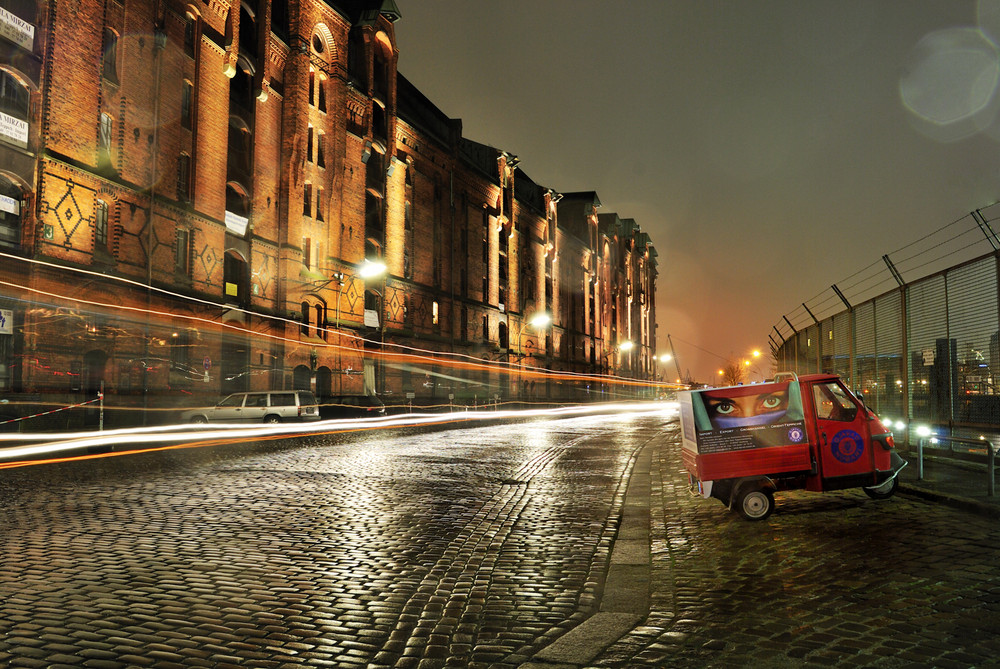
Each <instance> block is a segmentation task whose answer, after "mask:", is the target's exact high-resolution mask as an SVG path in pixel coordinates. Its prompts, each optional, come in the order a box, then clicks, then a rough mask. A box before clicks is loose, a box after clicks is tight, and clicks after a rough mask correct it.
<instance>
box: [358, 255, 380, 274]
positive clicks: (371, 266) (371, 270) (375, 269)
mask: <svg viewBox="0 0 1000 669" xmlns="http://www.w3.org/2000/svg"><path fill="white" fill-rule="evenodd" d="M385 270H386V266H385V263H384V262H376V261H374V260H368V259H367V258H365V261H364V262H363V263H361V267H359V268H358V275H359V276H360V277H361V278H362V279H374V278H375V277H377V276H382V275H383V274H385Z"/></svg>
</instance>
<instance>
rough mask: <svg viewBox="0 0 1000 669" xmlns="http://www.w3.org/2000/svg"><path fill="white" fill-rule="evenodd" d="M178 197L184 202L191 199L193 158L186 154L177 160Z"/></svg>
mask: <svg viewBox="0 0 1000 669" xmlns="http://www.w3.org/2000/svg"><path fill="white" fill-rule="evenodd" d="M177 195H178V197H180V199H182V200H189V199H191V156H189V155H188V154H186V153H182V154H181V155H180V156H179V157H178V158H177Z"/></svg>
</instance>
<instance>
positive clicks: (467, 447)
mask: <svg viewBox="0 0 1000 669" xmlns="http://www.w3.org/2000/svg"><path fill="white" fill-rule="evenodd" d="M678 448H679V442H678V434H677V424H676V422H675V421H673V420H672V419H670V418H669V417H667V416H666V415H665V414H664V415H660V416H655V417H649V416H647V417H635V416H633V417H588V418H573V419H566V420H536V421H533V422H524V423H516V424H510V425H499V426H490V427H469V428H462V429H457V430H451V431H437V432H428V431H424V432H420V431H409V432H378V433H364V434H355V435H350V436H344V435H340V436H316V437H309V438H303V439H299V440H288V441H284V442H280V443H260V444H251V445H239V446H231V447H224V448H217V449H199V450H190V451H171V452H161V453H148V454H142V455H134V456H128V457H118V458H110V459H105V460H94V461H88V462H79V463H67V464H59V465H43V466H35V467H28V468H23V469H15V470H5V471H2V472H0V509H2V515H0V547H2V552H0V664H2V665H4V666H14V667H62V666H66V667H70V666H74V667H107V668H112V667H131V666H156V667H191V666H206V667H235V666H240V667H286V666H287V667H293V666H317V667H319V666H338V667H362V666H365V667H367V666H372V667H421V668H425V669H434V668H435V667H445V666H469V667H500V668H507V667H518V666H525V667H528V666H551V665H545V663H544V657H545V652H546V649H547V648H551V647H552V644H553V643H554V642H557V641H558V640H559V639H561V638H562V639H566V638H568V637H566V636H565V635H567V634H568V633H571V632H572V631H574V630H577V631H579V630H580V629H583V628H584V626H585V625H586V624H587V623H588V622H589V621H592V620H593V619H594V618H595V617H596V616H595V615H594V614H595V613H597V612H598V610H599V609H600V607H601V606H602V602H604V603H605V604H606V603H607V602H608V601H609V600H615V599H616V598H617V599H619V600H620V599H621V592H616V591H615V590H614V579H610V580H609V579H608V578H607V575H608V573H609V566H610V567H611V570H612V572H613V571H614V564H613V563H614V560H613V559H612V555H613V553H614V551H616V550H617V549H616V548H615V546H616V545H617V546H618V549H620V548H621V545H622V544H623V543H624V542H625V541H626V539H627V537H628V536H634V535H630V534H629V531H630V528H631V529H634V525H635V523H640V524H641V523H645V525H646V528H647V531H646V534H645V536H647V537H648V543H649V551H648V553H646V555H647V556H648V558H647V563H646V564H645V566H644V569H645V573H646V574H648V582H649V596H648V603H649V610H648V615H646V616H645V617H644V619H642V620H640V622H638V623H637V625H636V626H635V627H634V628H633V629H631V630H630V631H627V632H626V633H625V634H624V636H622V637H621V638H620V639H619V640H618V641H616V642H613V643H611V645H610V646H609V647H607V648H606V649H604V650H603V651H601V652H597V653H595V654H594V656H593V657H592V658H591V659H589V660H587V661H586V662H582V663H581V666H593V667H615V666H637V667H638V666H647V667H760V666H765V667H766V666H774V667H779V666H780V667H785V666H809V667H812V666H815V667H821V666H845V667H847V666H852V667H853V666H871V667H927V666H938V667H956V668H957V667H986V666H998V664H1000V662H998V660H997V658H998V657H1000V641H998V639H1000V634H998V633H1000V573H998V569H997V567H996V565H997V564H998V561H1000V548H998V546H1000V527H998V524H997V523H996V521H995V520H993V519H990V518H985V517H981V516H977V515H975V514H971V513H968V512H965V511H961V510H956V509H954V508H950V507H948V506H945V505H942V504H935V503H933V502H929V501H926V500H923V499H918V498H910V497H905V496H897V497H896V498H894V499H892V500H888V501H885V502H876V501H873V500H870V499H868V498H867V497H866V496H865V495H864V494H863V493H862V492H860V491H844V492H838V493H828V494H815V493H806V492H793V493H785V494H780V495H778V497H777V500H778V508H777V511H776V512H775V514H774V515H773V516H772V517H771V518H769V519H768V520H767V521H764V522H761V523H749V522H747V521H744V520H742V519H741V518H740V517H739V516H738V515H736V514H733V513H730V512H729V511H727V510H726V509H725V508H724V507H723V506H722V505H721V504H720V503H718V502H717V501H716V500H703V499H699V498H695V497H692V496H691V495H690V494H689V492H688V490H687V486H686V477H685V476H684V474H683V471H682V467H681V464H680V460H679V454H678ZM634 468H638V469H641V470H642V473H641V474H640V475H637V476H638V477H639V478H641V479H643V480H644V481H645V491H646V492H645V493H644V497H643V499H644V500H645V506H644V507H643V508H641V509H640V508H633V507H632V506H630V505H629V503H626V491H627V490H632V489H633V487H634V483H635V480H636V478H637V476H632V481H631V482H630V480H629V476H630V475H631V474H632V472H633V470H634ZM638 469H637V470H638ZM629 498H631V493H630V494H629ZM623 519H624V520H623Z"/></svg>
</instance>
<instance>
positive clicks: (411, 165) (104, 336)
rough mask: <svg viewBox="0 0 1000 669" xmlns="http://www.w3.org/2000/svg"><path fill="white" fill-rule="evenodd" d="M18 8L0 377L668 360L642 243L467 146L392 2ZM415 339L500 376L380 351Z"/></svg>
mask: <svg viewBox="0 0 1000 669" xmlns="http://www.w3.org/2000/svg"><path fill="white" fill-rule="evenodd" d="M5 7H7V8H6V9H3V10H0V42H2V46H3V49H2V51H0V54H2V55H0V252H2V253H3V254H6V255H5V256H4V261H3V263H0V280H2V281H3V284H2V286H0V385H3V386H4V390H6V391H8V392H11V393H15V394H16V393H21V394H25V395H30V396H35V397H37V398H41V397H42V396H43V395H45V396H46V397H48V398H50V399H54V400H55V401H56V402H62V403H67V404H68V403H72V402H73V401H82V400H83V399H84V398H88V399H89V398H90V397H92V396H93V395H94V394H95V393H96V392H98V391H99V390H100V389H102V388H103V390H104V392H105V393H107V394H108V395H109V396H115V398H116V399H115V401H114V402H113V403H112V404H115V406H119V407H122V406H132V407H136V408H139V407H142V408H147V409H148V408H151V407H153V406H160V407H170V406H175V405H180V404H184V403H191V402H192V401H193V400H192V395H194V396H199V397H201V396H209V395H218V394H220V393H228V392H233V391H238V390H246V389H251V388H263V387H272V388H288V387H295V388H309V389H313V390H314V391H315V392H316V394H317V395H319V396H320V397H327V396H331V395H335V394H341V393H352V394H362V393H373V392H378V393H380V394H384V395H388V396H391V397H395V398H403V397H406V398H407V399H411V400H414V401H417V402H427V403H432V402H433V401H436V400H440V399H445V397H446V396H449V395H450V396H452V397H453V399H454V400H455V401H456V402H457V401H462V400H467V399H470V398H469V397H468V396H469V395H474V396H475V398H474V399H476V400H483V399H490V398H496V397H497V396H499V397H501V398H504V399H506V398H536V397H537V398H548V397H555V396H556V395H558V394H559V392H560V391H559V390H558V389H557V388H555V387H554V386H553V384H552V383H551V382H550V381H548V380H547V379H546V378H544V377H542V376H536V375H532V374H529V373H520V372H519V373H518V374H513V375H512V374H501V373H500V371H501V370H502V369H503V365H504V364H510V365H515V366H527V367H529V368H530V367H537V368H543V369H548V370H559V371H567V372H578V373H589V374H613V375H622V376H627V377H632V378H637V379H652V378H653V376H654V365H653V357H654V354H655V351H654V343H655V328H656V326H655V312H654V307H653V301H654V300H653V297H654V289H655V279H656V273H657V271H656V251H655V249H654V248H653V245H652V243H651V241H650V239H649V238H648V236H647V235H646V234H645V233H642V232H641V231H640V229H639V226H638V225H637V224H636V223H635V222H634V221H632V220H631V219H620V218H618V217H617V216H615V215H614V214H600V215H599V214H598V213H597V209H598V207H600V205H601V203H600V201H599V199H598V198H597V195H596V193H593V192H586V193H567V194H560V193H557V192H555V191H553V190H552V189H550V188H546V187H543V186H540V185H538V184H536V183H535V182H534V181H532V180H531V179H530V178H528V177H527V176H526V175H525V173H524V172H523V170H522V169H521V167H520V164H519V161H518V159H517V158H516V157H514V156H512V155H511V154H509V153H508V152H505V151H503V150H501V149H495V148H492V147H489V146H486V145H483V144H479V143H476V142H474V141H471V140H469V139H467V138H465V137H463V136H462V125H461V122H460V121H459V120H455V119H450V118H448V117H447V116H446V115H444V114H443V113H442V112H441V111H440V110H438V109H437V108H436V107H435V106H434V105H433V103H431V102H430V101H429V100H428V99H427V98H426V97H425V96H424V95H422V94H421V93H420V92H419V91H418V90H417V89H416V88H415V87H414V86H413V85H412V84H411V83H410V82H409V81H407V80H406V79H405V78H404V77H402V76H401V75H398V74H397V71H396V64H397V61H398V56H399V52H398V50H397V47H396V39H395V26H396V21H397V20H398V19H399V18H400V12H399V10H398V9H397V7H396V4H395V3H394V2H392V0H384V1H377V0H374V1H364V0H358V1H355V2H350V1H343V2H330V3H326V2H318V1H310V0H303V1H301V2H296V1H294V0H292V1H291V2H287V3H283V2H273V3H272V2H260V1H259V0H257V1H251V2H243V3H239V4H231V3H230V2H228V0H220V1H217V2H207V1H203V2H191V3H187V4H185V3H183V2H178V1H172V0H166V1H164V2H151V1H144V2H135V1H133V0H126V2H125V3H124V4H122V3H119V2H110V3H86V2H84V3H78V4H77V5H75V8H74V9H73V10H72V11H70V10H69V9H68V6H63V5H57V4H53V3H44V2H39V1H38V0H12V1H11V2H8V3H6V4H5ZM365 261H369V262H371V263H384V265H385V268H386V270H385V273H384V274H382V275H380V276H378V277H376V278H374V279H368V280H366V279H365V278H364V277H363V276H362V274H361V271H360V268H361V267H362V266H363V264H364V263H365ZM538 312H547V313H548V314H550V315H551V318H552V325H551V326H548V327H545V328H540V327H534V326H532V325H530V324H529V320H530V319H531V317H532V316H533V315H534V314H536V313H538ZM625 341H629V342H631V343H632V344H633V345H634V348H632V349H631V350H623V349H622V347H621V344H622V343H623V342H625ZM411 349H420V350H425V351H427V350H429V351H436V352H440V353H448V354H454V353H460V354H464V355H467V356H472V357H474V358H476V359H479V360H482V361H485V362H487V363H490V364H491V365H492V366H493V368H491V367H489V366H486V367H483V368H481V369H479V370H476V371H473V372H468V374H473V375H475V377H476V378H477V385H476V388H477V390H472V389H471V388H470V387H465V386H462V385H461V384H451V383H444V382H442V381H441V375H432V374H430V373H429V370H428V369H424V368H423V367H421V366H420V365H415V364H412V363H409V362H405V361H403V362H399V361H395V362H392V363H390V362H388V361H385V360H384V359H383V358H382V357H380V356H378V355H376V354H377V353H378V352H379V351H382V350H386V351H388V352H390V353H393V352H399V353H405V352H411ZM626 349H627V347H626ZM380 361H383V362H380ZM383 363H384V364H383ZM592 389H593V390H595V391H596V390H599V389H598V388H597V387H596V386H595V387H594V388H592ZM151 398H155V400H154V399H151Z"/></svg>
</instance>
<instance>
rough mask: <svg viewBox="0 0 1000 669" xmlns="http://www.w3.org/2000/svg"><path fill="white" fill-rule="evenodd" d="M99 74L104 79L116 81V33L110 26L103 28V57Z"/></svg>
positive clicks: (115, 82) (110, 81)
mask: <svg viewBox="0 0 1000 669" xmlns="http://www.w3.org/2000/svg"><path fill="white" fill-rule="evenodd" d="M102 66H103V67H102V69H101V75H102V76H103V77H104V80H105V81H107V82H109V83H112V84H117V83H118V33H116V32H115V31H114V30H112V29H111V28H105V29H104V59H103V61H102Z"/></svg>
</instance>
